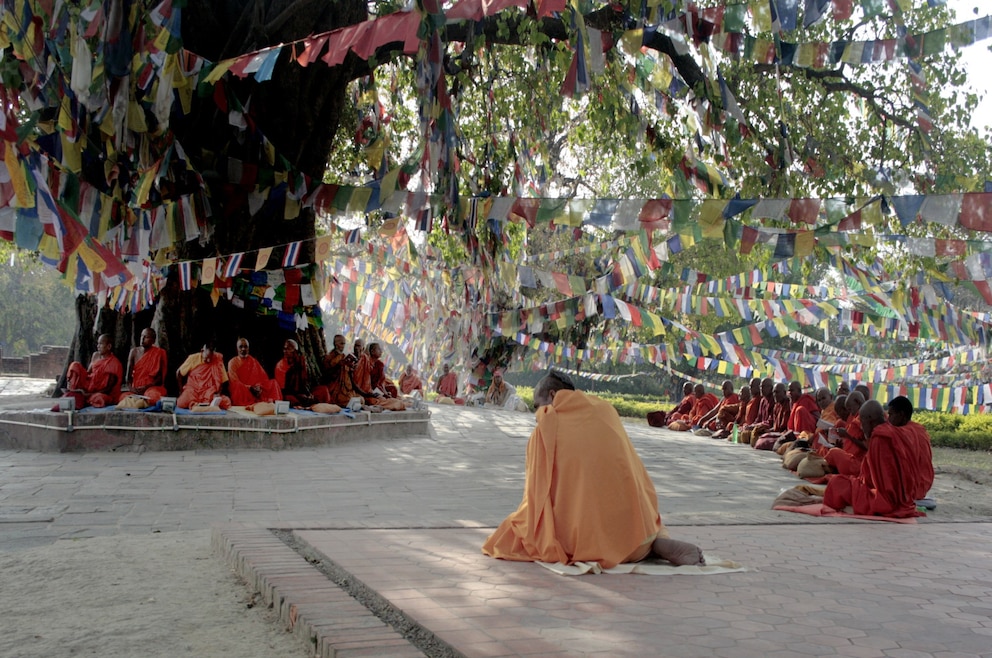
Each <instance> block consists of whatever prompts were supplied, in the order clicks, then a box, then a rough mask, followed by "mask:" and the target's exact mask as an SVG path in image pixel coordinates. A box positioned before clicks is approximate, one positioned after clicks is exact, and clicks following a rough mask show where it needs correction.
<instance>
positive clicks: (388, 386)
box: [368, 357, 400, 398]
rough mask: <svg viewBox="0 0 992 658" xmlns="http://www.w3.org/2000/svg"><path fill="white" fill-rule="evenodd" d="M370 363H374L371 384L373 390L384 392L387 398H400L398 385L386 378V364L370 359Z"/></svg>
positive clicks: (379, 360)
mask: <svg viewBox="0 0 992 658" xmlns="http://www.w3.org/2000/svg"><path fill="white" fill-rule="evenodd" d="M369 361H371V362H372V373H371V378H370V379H371V382H370V383H371V384H372V388H370V389H368V390H370V391H371V390H372V389H373V388H378V389H379V390H380V391H383V392H384V393H385V394H386V396H387V397H392V398H395V397H399V394H400V392H399V389H397V388H396V384H394V383H393V382H391V381H390V380H389V378H388V377H386V364H384V363H383V362H382V360H381V359H373V358H372V357H369Z"/></svg>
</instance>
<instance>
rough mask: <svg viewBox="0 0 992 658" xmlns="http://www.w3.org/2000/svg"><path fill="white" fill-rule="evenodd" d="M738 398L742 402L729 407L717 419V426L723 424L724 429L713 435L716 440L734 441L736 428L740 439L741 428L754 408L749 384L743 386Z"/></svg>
mask: <svg viewBox="0 0 992 658" xmlns="http://www.w3.org/2000/svg"><path fill="white" fill-rule="evenodd" d="M759 383H760V381H759ZM738 397H739V398H740V400H741V401H740V402H739V403H737V404H732V405H729V406H727V407H726V408H725V409H724V410H723V411H721V412H720V415H719V416H718V417H717V419H716V420H717V424H721V423H722V424H723V429H721V430H719V431H717V432H716V433H714V434H713V438H714V439H727V440H728V441H729V440H731V439H733V434H734V428H735V427H736V428H737V434H738V437H740V428H741V427H743V426H744V423H745V420H746V419H747V413H748V410H749V409H751V408H753V406H754V405H752V404H751V403H752V402H753V400H752V399H751V387H750V386H749V385H748V384H744V385H743V386H741V392H740V393H738ZM734 411H736V414H735V415H734V416H733V418H730V417H729V416H730V414H731V413H733V412H734Z"/></svg>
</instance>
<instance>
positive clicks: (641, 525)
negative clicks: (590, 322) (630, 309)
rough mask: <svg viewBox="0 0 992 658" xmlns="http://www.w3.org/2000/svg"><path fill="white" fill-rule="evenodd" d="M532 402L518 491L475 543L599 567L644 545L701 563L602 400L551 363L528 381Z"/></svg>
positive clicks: (488, 550)
mask: <svg viewBox="0 0 992 658" xmlns="http://www.w3.org/2000/svg"><path fill="white" fill-rule="evenodd" d="M534 404H535V405H536V406H537V407H538V410H537V427H536V428H535V429H534V431H533V432H532V433H531V435H530V440H529V442H528V444H527V463H526V481H525V483H524V493H523V500H522V502H521V503H520V506H519V507H518V508H517V510H516V511H515V512H513V513H512V514H510V515H509V516H508V517H507V518H506V519H505V520H504V521H503V522H502V523H501V524H500V525H499V527H498V528H497V529H496V531H495V532H494V533H493V534H492V535H490V537H489V538H488V539H487V540H486V542H485V544H483V546H482V552H483V553H485V554H486V555H489V556H492V557H495V558H501V559H504V560H517V561H523V562H533V561H542V562H559V563H564V564H571V563H573V562H596V563H598V564H599V565H600V566H601V567H603V568H610V567H614V566H616V565H618V564H620V563H622V562H636V561H638V560H643V559H644V558H647V557H649V556H651V555H656V556H658V557H661V558H664V559H666V560H668V561H669V562H671V563H673V564H676V565H686V564H691V565H701V564H705V561H704V559H703V555H702V552H701V551H700V550H699V548H698V547H696V546H694V545H692V544H688V543H686V542H681V541H677V540H673V539H670V538H669V535H668V531H667V529H666V528H665V526H664V525H663V524H662V522H661V517H660V516H659V514H658V495H657V493H656V492H655V488H654V485H653V484H652V483H651V478H650V477H649V476H648V473H647V470H645V468H644V464H643V462H641V459H640V457H638V455H637V452H636V451H635V450H634V446H633V445H632V444H631V442H630V439H629V438H628V436H627V432H626V431H625V430H624V427H623V423H621V422H620V416H619V415H618V414H617V412H616V410H615V409H614V408H613V406H612V405H611V404H609V403H608V402H605V401H604V400H601V399H599V398H597V397H594V396H591V395H586V394H585V393H582V392H580V391H576V390H575V387H574V386H573V385H572V383H571V382H570V381H568V379H567V378H566V377H564V375H560V374H558V373H555V372H552V373H550V374H549V375H547V376H546V377H544V378H543V379H542V380H541V381H540V382H538V384H537V386H536V387H535V388H534Z"/></svg>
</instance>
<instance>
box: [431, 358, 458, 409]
mask: <svg viewBox="0 0 992 658" xmlns="http://www.w3.org/2000/svg"><path fill="white" fill-rule="evenodd" d="M434 391H435V392H436V393H437V394H438V395H443V396H444V397H446V398H451V399H452V400H456V399H457V396H458V375H456V374H455V373H453V372H451V366H450V365H448V364H447V363H445V364H444V365H443V366H442V367H441V378H440V379H438V380H437V384H435V385H434Z"/></svg>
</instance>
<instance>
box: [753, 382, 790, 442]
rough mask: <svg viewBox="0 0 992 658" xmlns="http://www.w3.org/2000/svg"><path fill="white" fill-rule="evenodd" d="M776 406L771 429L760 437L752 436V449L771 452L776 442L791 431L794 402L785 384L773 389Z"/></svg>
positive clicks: (777, 385)
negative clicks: (790, 416)
mask: <svg viewBox="0 0 992 658" xmlns="http://www.w3.org/2000/svg"><path fill="white" fill-rule="evenodd" d="M773 395H774V397H775V404H774V406H773V407H772V419H771V427H769V428H768V429H767V430H766V431H765V432H763V433H762V434H760V435H757V436H756V435H755V434H751V447H752V448H756V449H758V450H771V449H772V447H774V445H775V442H776V441H777V440H778V439H779V438H781V436H782V434H784V433H785V432H786V431H788V429H789V414H790V413H791V412H792V401H791V400H790V399H789V394H788V392H787V390H786V388H785V384H784V383H782V382H778V383H777V384H775V388H774V389H773Z"/></svg>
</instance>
